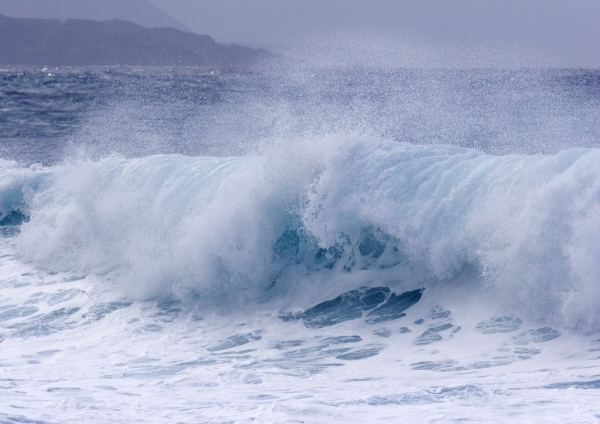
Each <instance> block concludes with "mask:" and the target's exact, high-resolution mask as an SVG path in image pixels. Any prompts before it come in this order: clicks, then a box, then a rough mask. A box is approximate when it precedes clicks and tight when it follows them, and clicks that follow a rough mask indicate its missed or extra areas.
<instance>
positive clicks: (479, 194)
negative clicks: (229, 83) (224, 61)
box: [0, 74, 600, 423]
mask: <svg viewBox="0 0 600 424" xmlns="http://www.w3.org/2000/svg"><path fill="white" fill-rule="evenodd" d="M69 75H70V74H69ZM69 75H67V76H68V77H69V78H70V76H69ZM467 77H468V75H467ZM65 78H66V77H65ZM185 78H192V79H193V78H196V76H194V75H192V76H189V75H187V76H185ZM211 78H212V77H211ZM219 78H221V79H217V80H211V81H212V82H209V83H207V84H208V85H210V84H215V81H221V82H222V81H223V79H222V77H219ZM227 78H232V79H233V80H234V81H237V80H236V78H239V79H242V78H245V76H243V75H242V76H239V77H236V76H235V75H233V76H231V75H230V76H228V77H227ZM419 78H422V76H419ZM460 78H461V81H462V78H466V77H465V76H464V75H462V76H461V77H460ZM473 78H475V76H474V77H473ZM493 78H495V77H493ZM493 78H492V79H493ZM73 84H76V83H73ZM223 84H225V83H223ZM461 84H462V83H461ZM593 104H595V103H593ZM211 105H212V103H211V104H209V106H210V107H212V106H211ZM586 105H587V106H586V108H587V109H586V110H588V111H589V110H591V109H593V108H591V107H590V104H589V103H587V104H586ZM209 106H206V105H205V104H203V105H202V107H209ZM222 107H223V106H222V105H220V106H219V108H220V109H219V110H218V111H216V112H214V113H216V114H223V115H224V116H228V115H227V114H225V112H224V111H223V109H221V108H222ZM582 107H583V106H582ZM161 113H163V112H161ZM211 113H212V112H211ZM459 115H464V110H463V111H462V112H460V111H459V112H457V117H458V116H459ZM505 118H506V117H505ZM509 118H510V117H509ZM509 118H506V119H509ZM40 119H42V118H40ZM91 119H92V121H93V120H94V119H96V120H97V119H98V117H92V118H91ZM131 119H132V120H133V121H135V119H138V118H131ZM432 119H435V117H432ZM457 119H458V118H457ZM485 119H487V118H485ZM503 119H504V118H503ZM86 125H88V127H87V128H88V129H89V128H96V127H95V124H94V125H91V126H90V124H86ZM136 125H137V124H136ZM287 125H288V126H287V128H288V129H289V122H288V123H287ZM87 131H88V130H86V131H83V132H82V133H81V134H83V136H81V135H80V136H81V137H84V138H85V137H87V135H89V132H87ZM383 132H384V133H385V132H386V131H383ZM317 133H318V131H317V132H313V133H307V132H302V135H299V134H295V135H294V136H293V137H290V138H288V139H286V138H277V137H278V136H279V134H275V133H271V134H270V138H269V140H268V141H267V142H264V143H262V144H261V146H260V148H257V149H254V150H253V151H251V152H249V153H248V154H243V155H242V154H239V155H206V154H205V155H184V154H180V153H174V152H170V153H169V152H162V151H151V152H150V154H139V153H140V151H139V150H136V151H135V152H134V154H112V155H108V154H97V152H98V150H97V149H96V151H95V153H93V154H90V155H89V156H90V157H85V155H80V156H79V157H71V158H67V159H65V160H62V161H58V160H57V161H54V162H53V163H47V164H43V165H42V164H32V165H30V164H27V162H28V160H22V158H24V157H25V158H26V157H27V156H22V157H21V156H19V155H18V154H16V157H14V156H15V155H13V159H14V160H13V159H11V160H8V159H6V160H1V161H0V232H1V238H0V372H1V374H0V386H1V388H2V397H1V399H0V421H2V422H7V423H12V422H44V423H46V422H47V423H53V422H82V421H100V422H136V421H142V422H144V421H157V422H176V421H186V422H249V421H260V422H347V421H348V420H351V421H361V422H379V421H392V422H395V421H397V420H398V419H399V417H401V418H402V420H406V421H411V422H435V421H440V420H441V421H459V420H475V421H478V422H498V421H501V420H504V419H506V417H508V416H510V417H511V419H512V420H514V421H527V422H531V421H539V422H561V423H562V422H591V421H594V420H597V419H600V408H599V407H598V405H597V403H598V402H597V393H598V390H600V336H598V334H599V333H598V332H599V331H600V312H599V311H600V283H599V282H600V167H598V166H597V165H598V163H600V150H599V149H598V148H596V147H593V146H592V147H590V146H587V147H584V148H581V147H579V148H566V149H555V150H556V151H551V152H546V153H545V154H539V153H538V154H532V153H523V152H522V151H520V150H523V149H526V148H524V147H523V146H521V147H519V148H515V149H514V150H515V151H519V153H512V154H504V155H494V154H490V152H489V150H490V148H488V149H487V150H488V152H484V151H482V150H479V149H476V148H472V147H465V146H460V145H453V146H452V145H446V144H436V143H425V144H423V143H407V142H403V141H399V140H398V139H396V138H394V137H390V136H386V135H385V134H381V133H380V132H378V131H374V130H370V131H364V130H352V131H341V130H340V131H326V132H325V133H324V134H317ZM388 135H389V134H388ZM588 135H589V134H588ZM24 143H25V142H24ZM33 143H34V144H35V143H37V141H34V142H33ZM588 144H589V143H588ZM592 144H593V143H592ZM138 147H139V146H138ZM161 149H162V147H161ZM88 150H89V149H88ZM92 150H93V149H92ZM150 150H152V149H150ZM158 150H160V149H158ZM173 150H174V151H176V149H173ZM121 153H123V152H121ZM20 158H21V160H20Z"/></svg>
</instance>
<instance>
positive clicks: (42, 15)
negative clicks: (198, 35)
mask: <svg viewBox="0 0 600 424" xmlns="http://www.w3.org/2000/svg"><path fill="white" fill-rule="evenodd" d="M0 14H3V15H6V16H11V17H13V18H38V19H93V20H96V21H109V20H112V19H121V20H123V21H129V22H133V23H134V24H138V25H141V26H145V27H148V28H164V27H170V28H177V29H180V30H182V31H189V29H188V28H186V27H185V26H184V25H183V24H182V23H181V22H179V21H177V20H176V19H175V18H173V17H171V16H170V15H169V14H167V13H166V12H163V11H162V10H161V9H159V8H158V7H156V6H154V5H153V4H151V3H149V2H148V1H146V0H0Z"/></svg>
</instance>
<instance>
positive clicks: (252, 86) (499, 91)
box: [0, 68, 600, 164]
mask: <svg viewBox="0 0 600 424" xmlns="http://www.w3.org/2000/svg"><path fill="white" fill-rule="evenodd" d="M0 105H1V106H0V112H1V113H0V141H1V143H0V149H1V150H0V152H1V154H2V157H4V158H5V159H14V160H17V161H19V162H22V163H33V162H38V163H42V164H54V163H57V162H60V161H61V160H64V159H65V158H66V157H69V156H70V155H72V154H73V151H74V150H77V147H81V146H85V150H86V151H87V152H88V153H89V154H92V155H96V156H98V155H100V156H102V155H106V154H110V153H121V154H124V155H126V156H128V157H140V156H145V155H149V154H156V153H182V154H187V155H203V154H212V155H215V154H216V155H224V154H225V155H228V154H240V153H243V152H244V151H247V150H248V149H252V148H253V147H254V146H255V145H256V144H257V143H259V142H260V141H264V140H266V139H280V138H286V137H287V138H290V139H292V138H297V137H301V136H305V135H308V134H311V135H315V134H327V133H338V132H353V131H358V132H361V131H369V132H372V133H375V134H377V135H380V136H382V137H386V138H392V139H394V140H397V141H405V142H410V143H414V144H447V145H456V146H463V147H475V148H477V149H479V150H482V151H484V152H486V153H490V154H508V153H529V154H531V153H556V152H557V151H559V150H562V149H566V148H571V147H598V143H599V141H598V140H599V139H600V126H599V125H598V122H599V120H600V112H599V110H600V73H599V72H598V71H585V70H556V71H538V70H515V71H497V70H470V71H469V70H467V71H447V70H400V71H394V72H392V71H379V70H373V69H355V70H327V69H325V70H324V69H316V70H315V69H308V70H307V69H299V70H297V71H293V72H290V71H289V70H286V71H285V72H283V71H279V70H270V71H260V70H255V71H215V70H213V71H210V70H186V69H167V70H165V69H118V68H117V69H43V70H40V69H20V70H17V69H12V70H1V71H0Z"/></svg>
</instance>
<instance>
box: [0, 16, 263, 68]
mask: <svg viewBox="0 0 600 424" xmlns="http://www.w3.org/2000/svg"><path fill="white" fill-rule="evenodd" d="M0 40H2V43H1V44H0V64H2V65H25V66H27V65H29V66H93V65H100V66H119V65H125V66H126V65H131V66H191V67H203V66H210V67H245V66H252V65H256V64H258V63H260V62H262V61H264V60H266V59H268V58H270V57H272V56H273V55H272V53H270V52H268V51H267V50H262V49H258V50H257V49H252V48H249V47H242V46H239V45H236V44H231V45H223V44H219V43H217V42H216V41H215V40H214V39H213V38H211V37H210V36H208V35H198V34H194V33H190V32H184V31H180V30H178V29H175V28H145V27H142V26H140V25H137V24H134V23H131V22H128V21H123V20H118V19H114V20H110V21H94V20H83V19H67V20H56V19H33V18H11V17H8V16H5V15H0Z"/></svg>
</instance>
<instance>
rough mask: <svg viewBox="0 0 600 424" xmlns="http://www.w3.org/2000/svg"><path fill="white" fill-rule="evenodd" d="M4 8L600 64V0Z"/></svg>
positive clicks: (309, 53) (464, 59)
mask: <svg viewBox="0 0 600 424" xmlns="http://www.w3.org/2000/svg"><path fill="white" fill-rule="evenodd" d="M149 3H151V4H149ZM152 5H154V6H156V8H155V7H153V6H152ZM159 9H161V10H162V11H164V12H166V13H167V14H169V15H170V16H172V17H173V18H175V19H174V20H169V19H170V18H169V16H167V15H166V14H165V15H164V16H161V15H160V10H159ZM7 12H11V13H7ZM0 13H7V14H9V15H10V16H21V17H55V18H68V17H72V18H81V17H85V18H88V19H90V18H91V19H94V18H95V19H111V17H114V18H120V19H126V20H132V21H134V22H137V23H140V24H142V25H146V24H147V25H149V26H153V25H150V24H148V23H155V25H154V26H156V25H159V26H160V25H162V24H165V23H168V25H170V26H178V27H179V28H189V29H190V30H192V31H194V32H197V33H200V34H208V35H211V36H212V37H213V38H215V39H217V40H218V41H228V42H237V43H241V44H249V45H264V46H267V47H270V48H272V49H275V50H277V49H280V46H281V45H285V46H286V48H287V50H286V51H287V53H288V54H293V55H296V56H297V57H300V58H308V59H310V60H312V61H314V62H317V63H318V62H320V63H323V64H326V65H327V64H341V65H352V64H372V65H380V66H391V67H420V66H434V67H488V66H491V67H498V66H500V67H523V66H535V67H538V66H542V67H545V66H552V67H587V68H600V0H0ZM176 21H179V22H181V23H182V24H183V25H177V22H176Z"/></svg>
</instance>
